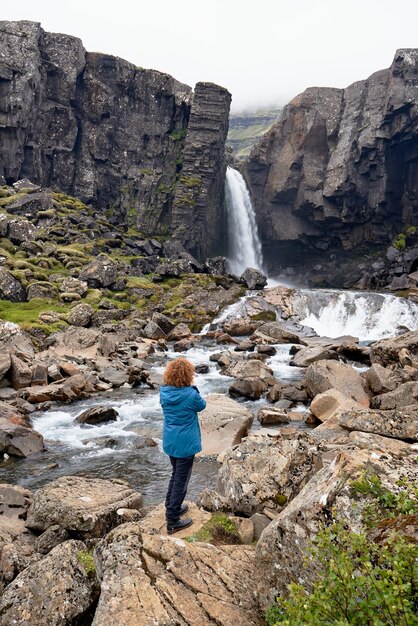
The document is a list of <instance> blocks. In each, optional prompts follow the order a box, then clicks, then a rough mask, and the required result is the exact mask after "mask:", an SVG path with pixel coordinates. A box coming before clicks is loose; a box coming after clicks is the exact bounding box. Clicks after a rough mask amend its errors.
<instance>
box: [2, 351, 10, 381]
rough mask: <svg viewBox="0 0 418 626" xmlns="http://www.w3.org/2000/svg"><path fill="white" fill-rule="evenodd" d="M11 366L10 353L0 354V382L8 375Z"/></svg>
mask: <svg viewBox="0 0 418 626" xmlns="http://www.w3.org/2000/svg"><path fill="white" fill-rule="evenodd" d="M11 365H12V361H11V359H10V353H9V352H3V354H0V380H1V379H2V378H3V377H4V376H5V375H6V374H7V373H8V371H9V369H10V367H11Z"/></svg>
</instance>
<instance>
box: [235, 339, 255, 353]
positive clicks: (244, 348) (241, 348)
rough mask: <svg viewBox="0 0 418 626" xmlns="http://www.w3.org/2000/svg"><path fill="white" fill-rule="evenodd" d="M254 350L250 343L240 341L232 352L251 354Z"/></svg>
mask: <svg viewBox="0 0 418 626" xmlns="http://www.w3.org/2000/svg"><path fill="white" fill-rule="evenodd" d="M254 348H255V344H254V343H253V342H252V341H240V343H239V344H238V345H237V346H235V348H234V350H235V351H236V352H252V351H253V350H254Z"/></svg>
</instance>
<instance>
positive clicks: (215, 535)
mask: <svg viewBox="0 0 418 626" xmlns="http://www.w3.org/2000/svg"><path fill="white" fill-rule="evenodd" d="M186 541H189V542H190V543H193V542H195V541H203V542H204V543H212V544H213V545H221V544H237V543H241V540H240V537H239V534H238V528H237V526H236V524H235V523H234V522H233V521H232V520H231V518H229V517H228V516H227V515H225V514H224V513H214V514H213V515H212V517H211V518H210V520H208V521H207V522H206V523H205V524H204V525H203V526H202V528H201V529H200V530H198V531H197V532H195V533H193V535H190V537H186Z"/></svg>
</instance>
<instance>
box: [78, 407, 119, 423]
mask: <svg viewBox="0 0 418 626" xmlns="http://www.w3.org/2000/svg"><path fill="white" fill-rule="evenodd" d="M117 417H118V412H117V411H116V410H115V409H113V408H112V407H109V406H94V407H92V408H91V409H87V410H86V411H83V412H82V413H80V415H78V416H77V417H76V418H75V420H74V423H75V424H103V423H105V422H114V421H115V420H116V419H117Z"/></svg>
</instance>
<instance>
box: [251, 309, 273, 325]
mask: <svg viewBox="0 0 418 626" xmlns="http://www.w3.org/2000/svg"><path fill="white" fill-rule="evenodd" d="M250 319H251V320H253V321H254V322H275V321H276V313H275V312H274V311H260V313H256V314H255V315H250Z"/></svg>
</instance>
